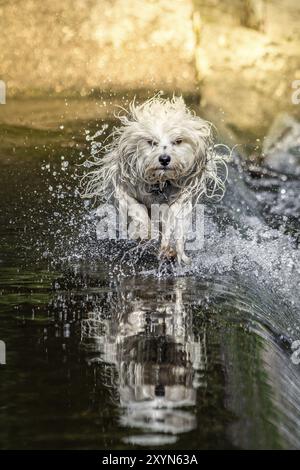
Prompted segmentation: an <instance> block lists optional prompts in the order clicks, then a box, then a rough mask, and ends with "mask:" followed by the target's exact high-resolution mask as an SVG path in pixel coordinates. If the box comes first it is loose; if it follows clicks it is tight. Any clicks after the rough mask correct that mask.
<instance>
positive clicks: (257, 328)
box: [0, 100, 300, 449]
mask: <svg viewBox="0 0 300 470" xmlns="http://www.w3.org/2000/svg"><path fill="white" fill-rule="evenodd" d="M100 104H101V105H102V108H101V112H98V111H97V109H98V108H97V104H96V103H95V101H92V102H91V101H90V102H89V101H88V100H83V101H82V102H81V101H78V102H77V101H73V102H71V103H69V104H68V106H70V107H71V108H72V111H71V112H69V113H67V114H66V112H65V107H66V104H65V102H64V100H57V101H52V102H47V101H38V100H36V101H32V102H26V101H23V102H12V103H11V104H7V105H6V107H5V110H4V108H3V107H1V108H0V112H2V111H3V114H2V116H1V120H0V122H1V128H0V132H1V144H0V175H1V187H0V201H1V214H0V217H1V226H0V231H1V245H0V340H3V341H4V342H5V344H6V364H5V365H1V366H0V448H2V449H128V448H130V449H133V448H150V447H151V446H152V448H161V449H215V448H227V449H240V448H243V449H245V448H259V449H262V448H272V449H279V448H300V365H298V366H297V365H295V364H293V362H292V360H291V355H292V351H291V348H290V343H291V341H292V340H296V339H298V338H297V331H298V328H299V325H300V322H299V325H298V317H297V301H298V298H297V297H295V299H294V306H295V307H296V308H294V309H293V308H292V307H291V306H290V305H289V304H288V302H287V299H286V298H285V287H286V285H287V284H289V280H290V285H291V287H293V284H292V282H294V283H296V284H295V285H297V282H298V281H297V279H298V278H296V277H295V276H296V275H298V272H299V271H297V269H298V270H299V265H296V267H295V266H293V268H290V269H291V271H288V272H287V271H284V272H281V271H279V274H280V276H278V278H280V279H283V286H281V288H279V287H278V289H277V288H276V284H275V287H274V285H273V284H272V283H271V284H270V285H269V284H268V281H269V278H272V272H273V271H274V272H275V271H276V263H273V261H271V263H273V265H272V266H271V268H272V269H270V267H269V266H268V260H270V259H271V258H272V256H273V254H274V249H276V250H278V252H279V251H280V252H282V251H284V250H286V257H287V259H288V260H290V261H291V262H292V261H293V260H295V259H296V261H297V259H298V258H297V257H296V258H295V256H298V254H297V253H298V252H297V251H295V252H294V251H293V250H294V249H293V247H292V245H293V240H289V241H288V242H287V244H285V243H286V242H285V241H282V240H281V238H278V237H277V235H276V237H277V238H276V237H275V235H274V237H275V238H274V239H273V238H271V241H270V243H269V244H267V242H265V241H263V242H262V243H263V245H261V244H259V242H257V245H253V243H254V242H253V240H252V239H251V240H249V239H247V237H245V238H244V239H241V240H240V241H238V238H236V239H235V238H234V236H235V237H237V235H236V234H235V235H234V236H233V235H231V236H230V238H228V235H227V238H226V236H225V238H224V237H222V236H221V235H219V233H218V231H217V230H216V229H215V228H213V230H215V231H216V232H212V233H211V239H212V240H213V241H214V245H213V242H211V243H212V247H211V250H210V249H209V247H210V245H209V243H210V242H209V241H208V245H207V248H206V249H205V252H204V253H202V254H200V256H199V260H198V261H197V262H195V263H194V264H193V267H192V269H191V270H190V271H189V272H180V271H176V272H174V273H168V274H166V273H165V274H164V275H161V272H160V271H159V270H158V266H157V262H156V261H155V260H154V259H149V258H148V259H146V261H144V260H142V259H141V260H140V259H139V258H138V257H137V258H134V259H133V260H131V262H130V263H128V265H126V264H125V265H122V264H120V263H119V261H118V259H119V258H118V256H115V257H112V256H110V253H111V252H110V251H109V250H115V247H113V246H111V247H109V246H106V247H105V248H104V249H100V248H99V247H98V244H99V242H97V241H95V240H94V239H93V236H92V235H91V233H92V232H93V230H91V226H93V225H92V222H91V219H92V216H89V215H88V214H89V209H87V208H84V206H83V202H82V201H81V199H80V197H79V196H78V192H77V191H76V187H77V185H78V180H77V179H76V178H74V174H75V173H76V172H78V171H79V172H80V171H81V169H80V168H79V167H78V166H77V164H78V163H80V162H82V161H83V160H84V158H85V156H87V155H88V154H89V152H90V149H89V148H88V146H87V142H86V135H85V129H89V130H90V132H91V133H94V132H95V131H97V130H99V129H101V126H102V125H103V121H102V119H104V120H105V122H106V119H107V116H106V111H105V106H104V107H103V102H101V103H100ZM98 106H99V105H98ZM103 109H104V111H103ZM97 113H98V114H99V115H98V114H97ZM109 115H110V113H109V112H108V116H109ZM61 126H64V127H63V128H62V127H61ZM103 136H105V129H104V133H102V134H101V136H100V137H99V139H98V140H101V138H102V137H103ZM81 153H82V155H80V154H81ZM65 162H67V163H65ZM48 165H50V166H48ZM234 204H235V203H234ZM236 204H238V201H236ZM230 207H231V208H232V204H231V205H230ZM236 207H238V208H239V209H240V206H238V205H237V206H236ZM212 227H215V226H212ZM266 233H267V235H268V236H267V237H265V239H266V240H270V236H271V235H270V232H268V230H267V229H266ZM219 236H220V238H218V237H219ZM260 236H261V237H262V238H263V236H262V234H261V233H260ZM278 240H279V241H278ZM217 241H218V243H220V245H219V246H220V247H221V248H220V249H221V250H222V251H221V252H220V251H218V252H217V251H213V246H214V247H215V246H216V243H217ZM229 241H230V243H229ZM234 243H235V244H236V245H235V246H234ZM264 243H265V244H264ZM289 244H291V246H290V245H289ZM232 245H233V248H232ZM284 247H285V248H284ZM230 248H231V249H233V251H234V253H236V252H238V253H237V254H234V256H233V257H232V259H230V263H229V261H228V260H227V258H228V256H232V253H231V254H230V253H229V251H230ZM271 248H272V250H271ZM125 249H126V247H124V250H125ZM214 249H216V248H214ZM120 250H121V252H122V250H123V248H121V249H120ZM259 250H261V252H262V253H266V259H263V261H262V263H261V265H258V261H257V260H256V259H255V257H254V255H255V254H257V256H258V257H260V258H262V256H261V255H260V252H259ZM289 250H290V251H289ZM251 253H254V254H253V258H251V260H250V261H249V256H250V254H251ZM295 253H296V254H295ZM293 262H294V261H293ZM226 263H227V264H226ZM212 264H214V265H215V266H216V268H215V269H214V270H209V269H208V270H207V269H206V270H205V269H204V267H205V266H207V265H212ZM257 266H258V267H257ZM246 268H247V269H246ZM268 269H269V271H268ZM256 271H257V273H258V274H256ZM274 282H275V281H274ZM270 286H271V287H270ZM272 286H273V288H272ZM294 290H295V289H294ZM299 337H300V332H299Z"/></svg>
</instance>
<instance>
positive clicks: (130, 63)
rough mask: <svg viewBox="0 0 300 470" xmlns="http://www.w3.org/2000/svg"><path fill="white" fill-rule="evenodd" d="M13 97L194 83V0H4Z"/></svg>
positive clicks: (4, 53)
mask: <svg viewBox="0 0 300 470" xmlns="http://www.w3.org/2000/svg"><path fill="white" fill-rule="evenodd" d="M0 30H1V34H0V51H1V53H0V54H1V60H0V79H2V80H4V81H5V82H6V83H7V92H8V95H9V96H12V95H20V94H21V95H24V94H25V95H28V94H29V95H32V94H44V95H45V94H48V93H49V92H54V93H70V92H73V91H74V92H75V93H77V92H78V91H79V92H80V93H82V94H85V93H89V92H90V91H91V90H92V89H100V90H108V89H110V88H113V89H118V90H122V89H136V88H146V89H150V90H153V89H160V88H163V89H168V90H174V89H177V90H182V91H187V90H191V89H193V88H194V87H195V68H194V35H193V26H192V0H172V1H169V0H147V1H143V0H130V1H128V0H64V1H58V0H43V1H40V0H22V1H11V0H2V1H1V2H0Z"/></svg>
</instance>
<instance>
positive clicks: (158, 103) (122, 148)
mask: <svg viewBox="0 0 300 470" xmlns="http://www.w3.org/2000/svg"><path fill="white" fill-rule="evenodd" d="M118 119H119V121H120V126H118V127H115V128H114V129H113V131H112V133H111V135H110V136H109V139H108V140H109V143H108V144H106V145H104V146H103V147H102V149H101V151H100V154H99V155H97V156H95V157H94V159H93V160H92V161H90V162H89V163H90V165H92V166H93V169H92V170H91V171H89V172H88V173H87V174H86V175H85V176H84V178H83V180H82V183H83V184H84V186H85V188H84V192H83V196H84V197H88V198H94V197H96V198H97V199H99V200H101V201H109V200H110V198H111V197H112V196H116V195H118V193H120V191H122V197H124V195H125V196H126V195H128V197H129V198H130V199H132V198H133V200H135V201H136V202H137V203H141V204H143V203H144V202H145V200H150V202H151V203H155V202H156V201H155V196H154V195H153V194H152V193H151V187H152V186H153V185H159V187H160V188H163V187H164V185H165V182H166V180H167V179H168V180H171V183H172V188H173V193H172V195H171V196H170V200H169V201H168V203H169V205H170V207H171V206H172V205H173V206H174V203H175V204H177V205H178V204H179V203H180V205H186V204H189V203H192V204H196V203H197V202H198V201H199V199H200V198H201V197H203V196H205V197H208V198H218V199H220V198H222V196H223V194H224V191H225V179H226V176H227V167H226V162H225V160H226V158H224V155H221V154H219V153H218V152H217V145H216V144H215V133H214V128H213V126H212V124H211V123H210V122H208V121H205V120H203V119H202V118H200V117H199V116H197V115H195V114H194V113H193V112H191V111H190V110H189V109H188V107H187V106H186V104H185V102H184V100H183V99H182V97H173V98H172V99H164V98H161V97H159V96H154V97H153V98H151V99H149V100H147V101H145V102H144V103H143V104H140V105H138V104H136V103H135V101H133V102H132V103H131V104H130V105H129V109H128V111H125V113H124V114H119V115H118ZM178 138H179V139H180V140H181V141H183V144H182V145H181V149H180V148H179V147H176V146H175V144H174V145H173V144H171V143H170V144H168V149H169V150H170V152H171V156H172V168H171V170H172V171H170V172H166V171H160V170H158V169H157V165H158V163H157V162H158V158H159V155H160V154H161V152H162V147H161V145H163V144H162V143H161V142H166V141H168V142H169V141H170V142H173V141H175V142H176V139H178ZM152 140H153V142H154V141H156V140H157V141H158V142H160V143H159V144H158V143H157V146H156V147H157V148H156V147H155V148H154V147H152V148H149V147H147V145H149V141H150V142H151V141H152ZM164 148H167V147H164ZM185 150H186V155H189V156H185ZM191 154H192V156H191ZM221 166H223V170H224V171H223V173H222V175H221V174H220V173H221V172H220V167H221ZM224 175H225V177H224ZM147 197H148V199H147ZM117 198H118V199H119V197H117ZM173 216H174V214H173ZM173 218H174V217H173ZM164 243H165V244H166V243H167V244H168V243H169V240H165V241H164ZM180 246H182V243H181V244H180ZM180 250H181V251H182V248H180ZM184 257H185V255H183V258H184ZM183 258H182V256H181V259H183Z"/></svg>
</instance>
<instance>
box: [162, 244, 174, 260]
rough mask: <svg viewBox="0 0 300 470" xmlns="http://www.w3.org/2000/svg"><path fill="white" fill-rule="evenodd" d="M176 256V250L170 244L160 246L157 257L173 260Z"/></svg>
mask: <svg viewBox="0 0 300 470" xmlns="http://www.w3.org/2000/svg"><path fill="white" fill-rule="evenodd" d="M176 256H177V253H176V251H175V250H174V248H172V247H171V246H169V245H168V246H163V247H161V248H160V252H159V259H160V260H168V261H172V260H175V259H176Z"/></svg>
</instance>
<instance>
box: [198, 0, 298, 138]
mask: <svg viewBox="0 0 300 470" xmlns="http://www.w3.org/2000/svg"><path fill="white" fill-rule="evenodd" d="M299 25H300V2H299V1H298V0H194V30H195V35H196V52H195V55H196V68H197V76H198V81H199V84H200V89H201V96H202V99H201V108H202V113H203V114H204V115H205V116H206V117H207V118H209V119H211V120H212V121H213V122H215V123H216V125H217V126H218V127H219V128H220V129H221V131H222V133H223V135H227V136H228V135H230V136H231V138H232V142H235V143H236V142H247V141H252V142H253V141H255V139H257V138H258V139H259V138H261V137H262V136H264V135H265V133H267V131H268V129H269V127H270V125H271V123H272V121H273V120H274V119H275V117H276V116H277V115H278V113H282V112H287V113H289V114H291V115H294V116H295V117H300V104H299V105H295V104H293V103H292V93H293V92H294V91H295V90H293V88H292V83H293V81H294V80H296V79H300V26H299Z"/></svg>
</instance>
